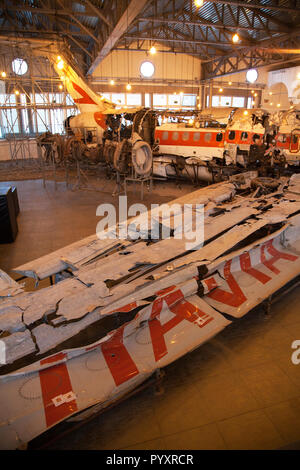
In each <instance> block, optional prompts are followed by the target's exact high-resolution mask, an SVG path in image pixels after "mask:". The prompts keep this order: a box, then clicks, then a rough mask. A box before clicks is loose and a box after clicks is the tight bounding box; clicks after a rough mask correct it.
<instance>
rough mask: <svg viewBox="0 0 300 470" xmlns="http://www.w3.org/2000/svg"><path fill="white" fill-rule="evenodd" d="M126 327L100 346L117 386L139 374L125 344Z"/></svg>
mask: <svg viewBox="0 0 300 470" xmlns="http://www.w3.org/2000/svg"><path fill="white" fill-rule="evenodd" d="M124 328H125V325H124V326H122V327H121V328H119V329H118V330H117V331H116V333H115V334H114V335H113V336H112V337H111V338H110V339H109V340H108V341H105V343H102V344H100V346H101V350H102V353H103V356H104V359H105V361H106V363H107V365H108V367H109V370H110V372H111V375H112V377H113V379H114V381H115V384H116V385H117V386H118V385H121V384H122V383H124V382H127V380H130V379H132V378H133V377H135V376H136V375H138V374H139V371H138V369H137V367H136V365H135V363H134V361H133V359H132V358H131V356H130V354H129V352H128V351H127V349H126V347H125V346H124V344H123V332H124Z"/></svg>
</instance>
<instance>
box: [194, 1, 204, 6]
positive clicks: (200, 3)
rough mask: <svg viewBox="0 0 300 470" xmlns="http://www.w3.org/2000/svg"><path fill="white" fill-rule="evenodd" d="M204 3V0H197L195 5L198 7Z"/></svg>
mask: <svg viewBox="0 0 300 470" xmlns="http://www.w3.org/2000/svg"><path fill="white" fill-rule="evenodd" d="M203 3H204V0H195V5H196V7H197V8H200V7H202V5H203Z"/></svg>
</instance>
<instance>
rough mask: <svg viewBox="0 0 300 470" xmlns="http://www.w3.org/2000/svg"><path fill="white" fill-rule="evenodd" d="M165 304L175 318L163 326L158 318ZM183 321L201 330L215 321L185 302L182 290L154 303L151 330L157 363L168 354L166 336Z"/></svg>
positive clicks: (150, 323) (150, 322)
mask: <svg viewBox="0 0 300 470" xmlns="http://www.w3.org/2000/svg"><path fill="white" fill-rule="evenodd" d="M163 302H166V303H167V305H168V307H169V309H170V311H171V312H172V313H174V314H175V317H173V318H171V319H170V320H169V321H168V322H166V323H165V324H164V325H162V324H161V322H160V321H159V319H158V318H157V317H158V315H159V314H160V313H161V310H162V307H163ZM182 320H188V321H189V322H191V323H195V324H197V325H198V326H199V327H200V328H203V327H204V326H205V325H207V323H209V322H211V321H212V320H213V317H211V316H210V315H208V314H206V313H205V312H202V311H201V310H200V309H199V308H198V307H197V306H195V305H193V304H191V303H190V302H187V301H186V300H184V297H183V294H182V292H181V290H180V289H178V290H176V291H175V292H171V293H170V294H168V295H166V296H165V297H163V298H162V297H161V298H158V299H156V300H155V301H154V302H153V306H152V312H151V316H150V321H149V330H150V336H151V340H152V346H153V353H154V357H155V360H156V361H158V360H159V359H161V358H162V357H163V356H165V355H166V354H167V352H168V351H167V347H166V343H165V339H164V335H165V334H166V333H167V332H168V331H170V330H171V329H172V328H174V327H175V326H177V325H178V324H179V323H180V322H182Z"/></svg>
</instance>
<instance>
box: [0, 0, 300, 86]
mask: <svg viewBox="0 0 300 470" xmlns="http://www.w3.org/2000/svg"><path fill="white" fill-rule="evenodd" d="M1 3H2V6H0V28H1V32H2V34H8V35H12V36H18V35H20V34H21V35H22V37H29V38H31V37H41V36H42V37H48V38H49V37H52V38H54V39H57V40H62V39H63V40H65V42H66V43H67V45H68V47H69V49H70V52H71V53H72V54H73V55H74V56H75V57H76V60H77V62H78V64H79V66H80V68H81V70H82V71H84V72H85V73H87V74H91V73H92V72H93V71H94V70H95V68H96V67H97V66H98V65H99V64H100V63H101V61H102V60H103V59H104V58H105V57H106V56H107V54H108V53H109V52H110V51H111V50H112V49H123V50H129V51H130V50H145V43H146V45H148V43H149V42H150V43H151V42H152V43H155V44H161V45H163V46H164V47H165V48H166V50H170V51H172V52H178V53H186V54H192V55H194V56H195V57H197V58H199V59H201V61H202V78H203V79H207V78H213V77H218V76H222V75H226V74H229V73H233V72H238V71H241V70H244V69H247V68H249V67H260V66H263V65H277V64H282V63H286V62H287V61H289V62H291V61H293V62H294V61H296V62H297V63H298V62H299V61H300V49H299V47H298V44H299V37H300V1H299V0H282V1H281V2H278V1H277V0H266V1H264V2H263V3H262V2H258V1H256V0H255V1H254V0H249V1H245V0H244V1H240V0H212V1H206V2H204V5H203V6H202V7H201V8H198V9H197V8H196V7H195V4H194V1H193V0H150V1H144V0H78V1H77V2H74V3H72V2H69V1H68V2H67V0H53V1H52V0H32V1H30V2H29V1H28V2H27V0H24V1H22V0H6V1H5V2H1ZM234 32H238V34H239V36H240V39H241V41H240V43H239V44H236V45H233V44H232V40H231V37H232V34H233V33H234Z"/></svg>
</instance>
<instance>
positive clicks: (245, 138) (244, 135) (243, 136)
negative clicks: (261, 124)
mask: <svg viewBox="0 0 300 470" xmlns="http://www.w3.org/2000/svg"><path fill="white" fill-rule="evenodd" d="M241 139H242V140H247V139H248V132H242V135H241Z"/></svg>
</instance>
